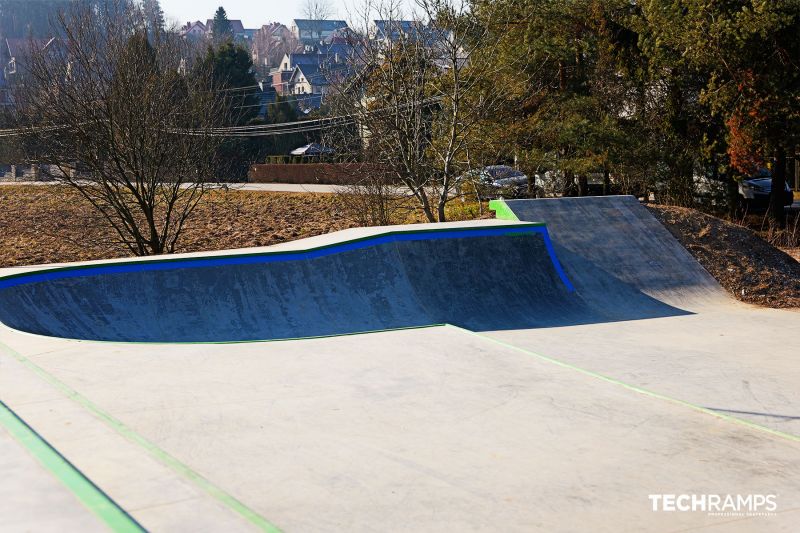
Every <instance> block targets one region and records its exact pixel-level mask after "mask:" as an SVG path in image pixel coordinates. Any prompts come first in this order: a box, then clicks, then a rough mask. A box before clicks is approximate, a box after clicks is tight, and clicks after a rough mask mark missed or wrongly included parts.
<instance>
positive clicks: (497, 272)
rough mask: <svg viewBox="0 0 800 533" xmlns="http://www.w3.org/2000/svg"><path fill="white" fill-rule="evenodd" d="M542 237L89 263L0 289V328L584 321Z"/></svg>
mask: <svg viewBox="0 0 800 533" xmlns="http://www.w3.org/2000/svg"><path fill="white" fill-rule="evenodd" d="M554 260H555V256H553V255H552V246H551V245H550V241H549V237H548V235H547V231H546V229H545V227H544V226H543V225H541V224H518V225H502V226H471V227H468V228H457V229H453V228H452V227H449V228H446V229H443V230H424V231H414V230H409V229H408V227H406V228H404V231H398V232H389V233H385V234H380V235H375V236H372V237H367V238H364V239H360V240H355V241H346V242H340V243H336V244H333V245H328V246H325V247H320V248H314V249H309V250H304V251H291V252H268V253H260V254H244V255H235V256H212V257H201V258H183V259H181V258H178V259H167V260H157V261H139V262H130V263H100V264H92V265H81V266H75V267H66V268H57V269H52V270H43V271H36V272H30V273H25V274H18V275H14V276H8V277H5V278H2V279H0V321H1V322H3V323H4V324H6V325H7V326H10V327H12V328H15V329H18V330H22V331H26V332H30V333H37V334H41V335H48V336H56V337H66V338H73V339H89V340H105V341H138V342H225V341H244V340H267V339H285V338H297V337H310V336H319V335H335V334H346V333H356V332H364V331H372V330H379V329H386V328H399V327H413V326H423V325H430V324H440V323H451V324H455V325H459V326H462V327H465V328H469V329H475V330H487V329H506V328H515V327H537V326H552V325H561V324H565V323H577V322H585V321H587V320H595V319H596V318H597V313H596V312H595V311H594V310H591V309H588V308H587V306H586V305H585V303H584V302H583V301H582V299H581V298H580V297H579V296H578V295H576V294H575V293H574V292H573V291H572V287H571V285H570V283H569V280H568V279H567V278H566V277H565V276H564V275H563V273H562V272H561V270H560V267H559V265H558V263H557V261H556V262H554Z"/></svg>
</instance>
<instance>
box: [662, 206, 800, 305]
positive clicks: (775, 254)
mask: <svg viewBox="0 0 800 533" xmlns="http://www.w3.org/2000/svg"><path fill="white" fill-rule="evenodd" d="M648 207H649V208H650V212H651V213H653V215H655V216H656V218H658V219H659V220H660V221H661V222H662V223H663V224H664V226H666V228H667V229H668V230H669V231H670V233H672V235H674V236H675V238H676V239H678V240H679V241H680V242H681V244H683V246H684V247H686V249H687V250H689V252H690V253H691V254H692V255H693V256H694V257H695V259H697V260H698V261H699V262H700V264H701V265H703V267H705V269H706V270H708V271H709V272H710V273H711V275H712V276H714V277H715V278H716V279H717V281H719V283H720V284H721V285H722V286H723V287H725V289H727V290H728V291H729V292H730V293H731V294H732V295H733V296H734V297H736V298H737V299H739V300H742V301H744V302H748V303H753V304H757V305H763V306H766V307H778V308H789V307H800V263H798V262H797V260H795V259H794V258H792V257H791V256H790V255H788V254H787V253H785V252H783V251H781V250H779V249H778V248H775V247H774V246H772V245H771V244H769V243H768V242H766V241H765V240H763V239H762V238H761V237H759V236H758V235H757V234H756V233H754V232H753V231H751V230H749V229H747V228H745V227H742V226H739V225H736V224H733V223H730V222H726V221H724V220H722V219H719V218H716V217H713V216H710V215H706V214H704V213H701V212H699V211H696V210H694V209H687V208H683V207H671V206H658V205H650V206H648Z"/></svg>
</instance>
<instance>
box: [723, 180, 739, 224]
mask: <svg viewBox="0 0 800 533" xmlns="http://www.w3.org/2000/svg"><path fill="white" fill-rule="evenodd" d="M725 195H726V196H727V200H728V202H727V204H728V216H729V217H730V218H731V220H735V219H736V218H737V217H738V215H739V207H740V205H739V204H740V202H741V200H740V199H739V182H737V181H736V180H735V179H733V176H728V178H727V179H726V180H725Z"/></svg>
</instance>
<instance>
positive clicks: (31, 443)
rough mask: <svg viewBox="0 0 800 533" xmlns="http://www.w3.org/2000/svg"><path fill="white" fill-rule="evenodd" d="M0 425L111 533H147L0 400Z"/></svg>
mask: <svg viewBox="0 0 800 533" xmlns="http://www.w3.org/2000/svg"><path fill="white" fill-rule="evenodd" d="M0 425H2V426H3V427H5V428H6V430H8V432H9V433H10V434H11V436H12V437H14V438H15V439H16V440H17V441H18V442H19V443H20V444H21V445H22V446H23V447H25V449H27V450H28V452H30V454H31V455H33V456H34V457H35V458H36V459H37V460H38V461H39V463H40V464H41V465H42V466H43V467H44V468H46V469H47V470H48V471H50V473H51V474H53V475H54V476H55V477H56V478H57V479H58V480H59V481H60V482H61V483H62V484H63V485H64V486H65V487H66V488H67V489H68V490H69V491H70V492H71V493H72V494H73V496H75V497H76V498H77V499H78V500H79V501H80V502H81V503H82V504H83V505H84V506H85V507H86V508H88V509H89V510H90V511H91V512H92V513H94V514H95V516H97V517H98V518H99V519H100V520H102V521H103V522H104V523H105V524H106V525H107V526H108V527H109V528H110V529H111V530H112V531H122V532H134V531H135V532H141V531H146V530H145V529H144V528H143V527H142V526H141V525H139V523H138V522H137V521H136V520H135V519H134V518H133V517H132V516H131V515H129V514H128V513H127V512H126V511H125V510H124V509H122V508H121V507H120V506H119V505H118V504H117V503H116V502H114V500H112V499H111V498H110V497H109V496H108V495H107V494H106V493H105V492H103V491H102V490H101V489H100V488H99V487H98V486H97V485H95V484H94V483H93V482H92V481H91V480H90V479H89V478H88V477H86V476H85V475H84V474H83V472H81V471H80V470H78V469H77V468H76V467H75V465H73V464H72V463H70V462H69V461H68V460H67V459H66V458H65V457H64V456H63V455H61V454H60V453H59V452H58V450H56V449H55V448H54V447H53V446H52V445H50V443H49V442H47V441H46V440H45V439H44V438H43V437H42V436H41V435H39V433H37V432H36V431H35V430H34V429H33V428H32V427H30V426H29V425H28V424H27V423H26V422H25V421H24V420H23V419H22V418H20V417H19V415H17V413H15V412H14V411H12V410H11V408H10V407H8V405H6V404H5V403H3V402H2V401H1V400H0Z"/></svg>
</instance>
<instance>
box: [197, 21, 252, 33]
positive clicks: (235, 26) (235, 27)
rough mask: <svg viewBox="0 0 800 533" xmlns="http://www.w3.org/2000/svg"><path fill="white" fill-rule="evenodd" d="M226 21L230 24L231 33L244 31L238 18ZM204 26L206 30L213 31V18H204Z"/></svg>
mask: <svg viewBox="0 0 800 533" xmlns="http://www.w3.org/2000/svg"><path fill="white" fill-rule="evenodd" d="M228 22H230V24H231V31H232V32H233V33H244V24H242V21H241V20H239V19H229V20H228ZM206 28H208V31H214V19H208V20H206Z"/></svg>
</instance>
